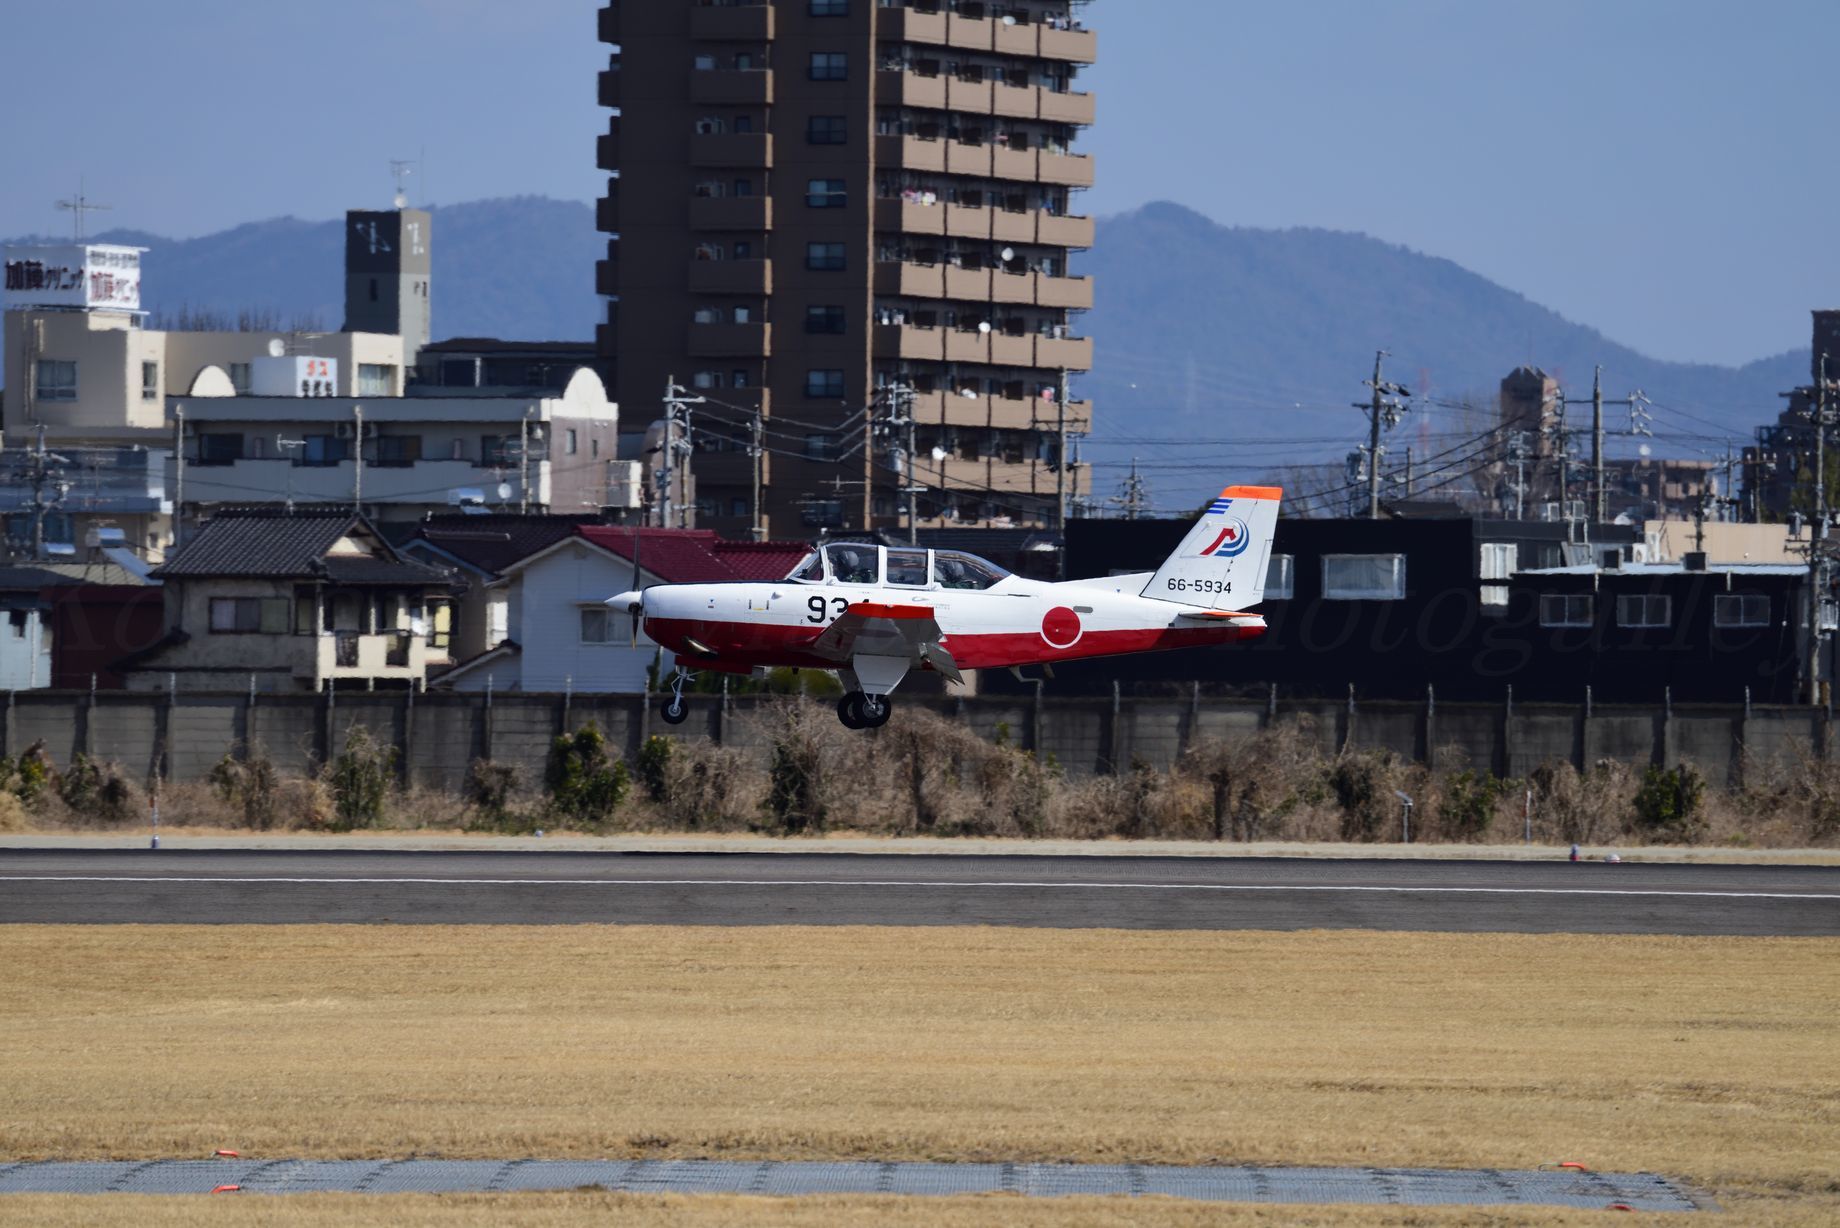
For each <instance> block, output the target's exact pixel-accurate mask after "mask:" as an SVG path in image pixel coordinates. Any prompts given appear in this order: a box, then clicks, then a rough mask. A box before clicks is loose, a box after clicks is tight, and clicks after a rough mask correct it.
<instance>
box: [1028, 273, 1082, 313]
mask: <svg viewBox="0 0 1840 1228" xmlns="http://www.w3.org/2000/svg"><path fill="white" fill-rule="evenodd" d="M1035 302H1036V304H1037V305H1038V306H1041V307H1061V308H1064V309H1066V310H1068V311H1089V310H1091V309H1092V305H1093V286H1092V278H1090V277H1043V276H1039V275H1038V276H1037V277H1036V278H1035Z"/></svg>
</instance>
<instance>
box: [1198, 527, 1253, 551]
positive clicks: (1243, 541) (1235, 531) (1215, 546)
mask: <svg viewBox="0 0 1840 1228" xmlns="http://www.w3.org/2000/svg"><path fill="white" fill-rule="evenodd" d="M1251 544H1252V534H1251V533H1250V532H1249V531H1248V530H1247V528H1246V522H1245V521H1243V520H1240V519H1237V518H1235V519H1231V520H1228V521H1227V523H1226V527H1224V528H1223V529H1221V530H1220V535H1219V536H1218V537H1216V538H1215V539H1214V540H1213V542H1211V543H1210V544H1209V545H1208V548H1207V549H1206V550H1203V551H1202V552H1201V554H1202V557H1204V558H1205V557H1209V556H1212V557H1214V558H1226V559H1230V558H1235V557H1237V556H1238V555H1241V554H1244V553H1245V552H1246V547H1247V546H1250V545H1251Z"/></svg>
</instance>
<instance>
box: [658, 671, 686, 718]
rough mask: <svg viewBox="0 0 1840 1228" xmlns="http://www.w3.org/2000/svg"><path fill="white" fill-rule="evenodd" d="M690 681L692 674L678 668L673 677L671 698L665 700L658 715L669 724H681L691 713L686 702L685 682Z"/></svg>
mask: <svg viewBox="0 0 1840 1228" xmlns="http://www.w3.org/2000/svg"><path fill="white" fill-rule="evenodd" d="M688 681H690V675H689V674H688V673H687V672H685V671H684V670H681V669H680V670H678V671H677V673H676V674H675V675H674V676H673V677H672V678H671V698H669V699H667V700H665V701H664V704H663V706H662V707H660V708H659V709H658V715H659V716H661V717H663V718H664V723H665V724H667V725H681V724H683V723H684V721H685V720H686V719H687V718H688V717H689V715H690V705H689V704H686V703H685V702H684V683H686V682H688Z"/></svg>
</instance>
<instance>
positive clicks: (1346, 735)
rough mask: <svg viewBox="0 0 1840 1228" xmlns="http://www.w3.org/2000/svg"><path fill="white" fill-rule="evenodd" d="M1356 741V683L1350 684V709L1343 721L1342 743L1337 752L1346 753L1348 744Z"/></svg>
mask: <svg viewBox="0 0 1840 1228" xmlns="http://www.w3.org/2000/svg"><path fill="white" fill-rule="evenodd" d="M1353 741H1354V683H1352V682H1351V683H1349V684H1348V711H1347V714H1346V716H1345V718H1344V719H1343V721H1342V744H1341V745H1340V746H1339V747H1337V748H1336V753H1337V754H1344V753H1346V752H1347V750H1348V744H1349V743H1350V742H1353Z"/></svg>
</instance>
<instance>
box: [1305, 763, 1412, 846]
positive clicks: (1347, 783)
mask: <svg viewBox="0 0 1840 1228" xmlns="http://www.w3.org/2000/svg"><path fill="white" fill-rule="evenodd" d="M1325 783H1326V784H1327V785H1328V791H1329V796H1330V797H1331V798H1332V799H1333V800H1334V802H1335V804H1336V806H1337V807H1338V808H1339V809H1340V811H1341V832H1340V835H1341V838H1342V839H1343V840H1350V841H1358V842H1362V843H1373V842H1375V841H1380V840H1387V839H1391V838H1392V837H1393V835H1394V834H1395V833H1397V832H1398V831H1399V830H1400V820H1401V819H1402V818H1403V816H1404V811H1405V803H1404V802H1402V801H1400V800H1399V797H1398V794H1400V793H1404V794H1406V795H1407V796H1408V797H1411V798H1412V799H1413V801H1414V804H1415V805H1416V803H1417V802H1418V801H1419V799H1421V798H1424V797H1425V796H1426V794H1427V790H1426V788H1425V786H1426V784H1427V783H1429V773H1427V772H1426V771H1425V769H1424V768H1423V767H1421V766H1419V765H1418V764H1415V763H1410V762H1408V761H1406V760H1405V759H1402V758H1400V757H1399V756H1398V755H1396V754H1394V753H1393V752H1392V751H1390V750H1363V751H1353V752H1344V753H1342V754H1341V755H1338V756H1337V757H1336V758H1335V760H1334V761H1333V762H1331V763H1330V764H1329V770H1328V774H1327V776H1326V778H1325Z"/></svg>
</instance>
